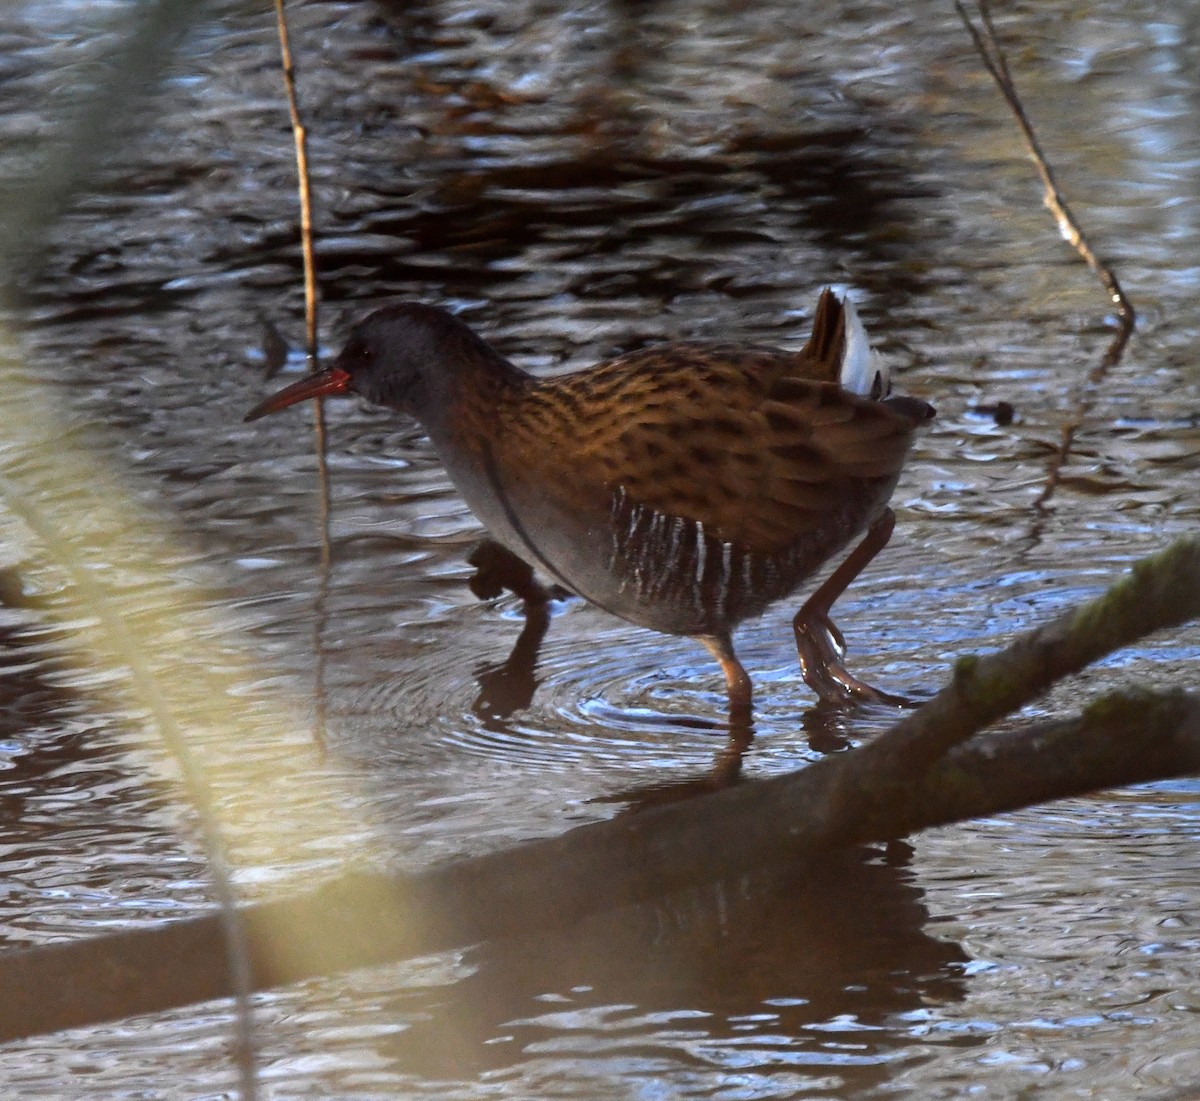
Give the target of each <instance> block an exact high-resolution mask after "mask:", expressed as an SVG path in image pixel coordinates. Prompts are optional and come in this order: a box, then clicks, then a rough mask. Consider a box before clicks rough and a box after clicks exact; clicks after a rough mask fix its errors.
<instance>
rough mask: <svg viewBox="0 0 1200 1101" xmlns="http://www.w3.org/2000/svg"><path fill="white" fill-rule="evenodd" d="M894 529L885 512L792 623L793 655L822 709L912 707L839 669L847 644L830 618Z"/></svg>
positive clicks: (891, 517) (890, 516)
mask: <svg viewBox="0 0 1200 1101" xmlns="http://www.w3.org/2000/svg"><path fill="white" fill-rule="evenodd" d="M895 526H896V514H895V513H894V512H892V510H891V509H890V508H887V509H884V510H883V513H882V515H880V517H879V519H878V520H876V521H875V523H873V524H872V525H871V526H870V528H868V529H867V534H866V535H864V536H863V539H862V542H861V543H859V544H858V546H857V547H855V548H854V550H852V551H851V552H850V554H849V556H848V557H847V558H846V560H845V561H844V562H843V563H842V564H841V565H840V566H838V568H837V569H836V570H834V571H833V573H832V574H830V575H829V578H828V580H826V582H825V583H824V584H823V585H822V586H821V587H820V588H819V589H817V591H816V592H815V593H813V594H812V596H810V597H809V598H808V599H807V600H806V601H805V602H804V605H803V607H801V609H800V611H798V612H797V613H796V618H795V619H794V620H792V629H793V630H794V631H795V632H796V649H797V651H798V652H799V654H800V675H801V676H802V677H804V682H805V683H806V684H807V685H808V686H809V688H811V689H812V690H813V691H814V692H816V694H817V695H818V696H820V697H821V700H822V702H824V703H829V704H836V705H844V704H846V703H850V702H852V701H855V700H859V701H862V702H866V703H883V704H889V705H891V706H893V707H905V706H911V702H912V701H910V700H908V699H905V697H903V696H893V695H892V694H891V693H889V692H882V691H880V690H879V689H878V688H872V687H871V686H870V685H869V684H867V683H866V682H865V681H861V680H859V679H858V678H857V677H856V676H854V675H853V674H852V673H850V672H849V671H848V670H847V669H846V667H845V665H843V664H842V658H843V656H844V655H845V653H846V643H845V640H844V639H843V638H842V632H841V631H839V630H838V629H837V627H836V626H835V624H834V622H833V620H832V619H830V618H829V611H830V609H831V608H832V607H833V605H834V602H835V601H836V600H837V598H838V597H839V596H841V595H842V593H844V592H845V591H846V588H847V586H849V584H850V582H852V581H853V580H854V579H855V578H856V577H857V576H858V575H859V574H860V573H861V572H862V571H863V568H864V567H865V566H866V565H867V563H868V562H870V561H871V559H872V558H874V557H875V556H876V555H877V554H878V553H879V552H880V551H881V550H883V548H884V547H886V546H887V543H888V540H889V539H890V538H891V537H892V529H893V528H894V527H895Z"/></svg>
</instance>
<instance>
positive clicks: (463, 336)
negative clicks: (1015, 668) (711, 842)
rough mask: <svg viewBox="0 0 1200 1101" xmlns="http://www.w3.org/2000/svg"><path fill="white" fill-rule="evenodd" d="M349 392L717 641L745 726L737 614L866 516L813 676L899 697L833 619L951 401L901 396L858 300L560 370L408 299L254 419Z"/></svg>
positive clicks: (511, 539) (537, 528) (807, 607)
mask: <svg viewBox="0 0 1200 1101" xmlns="http://www.w3.org/2000/svg"><path fill="white" fill-rule="evenodd" d="M353 395H360V396H361V397H363V398H365V399H366V400H367V401H368V402H370V403H373V404H376V405H382V406H386V407H387V408H389V409H392V410H395V411H397V412H399V413H401V414H405V415H407V416H409V417H413V418H415V419H416V420H417V421H418V422H419V423H420V424H421V426H422V427H423V428H424V431H425V433H426V434H427V435H428V437H429V439H430V441H431V442H432V445H433V448H434V450H435V451H436V452H437V455H438V457H439V459H440V461H441V463H442V464H443V465H444V467H445V470H446V472H447V474H448V475H449V477H450V480H451V481H452V482H453V484H454V486H455V488H456V489H457V491H458V492H459V493H460V494H461V496H462V498H463V499H464V501H465V502H466V504H467V505H468V506H469V507H470V509H471V511H472V512H473V513H474V514H475V516H476V518H477V519H478V520H479V521H480V522H481V523H482V525H483V526H484V528H486V529H487V531H488V533H489V534H490V535H491V537H492V538H493V539H494V540H495V541H496V542H498V543H499V544H500V545H501V546H502V547H503V548H505V549H506V550H507V551H508V552H510V553H511V554H512V555H514V556H515V557H516V558H517V559H519V560H520V561H521V562H523V563H525V564H527V566H529V567H531V568H532V569H533V570H535V571H536V572H537V573H538V574H539V575H541V576H545V577H546V578H548V579H549V581H550V582H552V583H554V584H556V585H558V586H561V587H562V588H564V589H566V590H568V591H569V592H571V593H575V594H577V595H578V596H580V597H582V598H583V599H584V600H586V601H588V602H590V603H591V604H594V605H595V606H597V607H598V608H601V609H604V610H605V611H608V612H610V613H612V614H613V615H616V616H619V617H620V618H622V619H624V620H627V621H629V622H630V623H634V624H637V625H638V626H641V627H647V628H650V629H652V630H655V631H659V632H663V633H665V634H669V635H684V636H690V637H693V638H695V639H697V640H699V641H700V642H701V643H703V644H704V646H705V647H707V649H708V650H709V652H710V653H711V654H712V655H713V657H714V658H715V659H716V660H717V662H718V663H719V665H720V667H721V669H722V671H723V673H724V676H725V681H726V691H727V698H728V714H729V723H730V729H731V730H742V731H744V730H745V729H746V728H748V727H749V725H750V724H751V722H752V712H753V689H752V685H751V680H750V677H749V675H748V674H747V672H746V670H745V667H744V666H743V665H742V663H741V662H740V660H739V659H738V657H737V655H736V653H735V650H734V646H733V632H734V630H735V628H737V626H738V625H739V624H741V623H743V622H744V621H746V620H749V619H753V618H755V617H757V616H759V615H760V614H761V613H763V612H764V611H765V610H766V609H767V608H768V607H769V606H770V605H772V604H774V603H776V602H778V601H780V600H783V599H785V598H786V597H788V596H790V595H791V594H792V593H794V592H795V591H796V589H797V588H798V587H799V586H800V585H802V584H803V583H804V582H805V581H806V580H807V579H808V578H810V577H811V575H812V574H813V573H814V572H815V571H817V570H818V569H819V568H820V567H821V566H822V565H823V564H824V563H825V562H826V561H827V560H828V559H830V558H831V557H832V556H833V555H835V554H836V553H838V552H839V551H841V550H843V549H844V548H845V547H846V546H847V545H848V544H849V543H850V542H851V540H853V539H854V538H855V537H856V536H859V535H862V534H863V533H864V532H865V535H864V537H863V538H862V541H861V542H860V543H859V544H858V545H857V546H856V547H855V549H854V550H853V551H852V552H851V554H850V555H849V556H848V557H847V558H846V560H845V561H844V562H843V563H842V564H841V566H840V567H839V568H838V569H837V570H835V571H834V573H833V574H832V575H831V576H830V577H829V579H828V580H827V581H826V582H825V583H824V584H823V585H822V586H820V587H819V588H818V589H817V590H816V592H814V593H813V595H812V596H811V597H810V598H809V599H808V600H807V601H806V602H805V604H804V605H803V606H802V607H801V609H800V611H799V612H798V613H797V614H796V616H795V619H794V620H793V630H794V633H795V637H796V643H797V648H798V652H799V655H800V666H801V673H802V676H803V678H804V680H805V681H806V682H807V683H808V684H809V685H810V686H811V687H812V688H813V689H814V690H815V691H816V692H817V694H818V696H819V697H820V698H821V699H822V700H823V701H825V702H829V703H835V704H838V705H847V704H854V703H859V702H863V701H876V702H878V701H882V702H887V703H893V702H901V701H900V698H899V697H893V696H890V695H889V694H887V693H884V692H882V691H880V690H877V689H874V688H872V687H871V686H870V685H867V684H866V683H865V682H862V681H860V680H858V679H857V678H856V677H854V676H853V675H852V674H851V673H850V672H849V671H848V670H847V669H846V668H845V666H844V664H843V663H842V657H843V655H844V652H845V645H844V641H843V638H842V636H841V633H840V632H839V631H838V630H837V628H836V626H834V624H833V622H832V620H831V619H830V616H829V613H830V609H831V607H832V605H833V603H834V601H836V599H837V598H838V597H839V596H840V595H841V593H842V591H843V590H844V589H845V588H846V587H847V585H849V584H850V582H851V581H853V580H854V578H855V577H856V576H857V575H858V573H859V572H860V571H861V570H862V568H863V567H864V566H865V565H866V564H867V563H868V562H869V561H870V560H871V559H872V558H874V556H875V555H876V554H877V553H878V552H879V551H880V550H881V549H882V548H883V546H884V545H886V544H887V542H888V540H889V538H890V536H891V533H892V528H893V525H894V515H893V513H892V510H891V509H890V508H889V507H888V501H889V499H890V497H891V495H892V492H893V490H894V488H895V486H896V483H897V481H898V479H899V476H900V472H901V469H902V467H903V465H904V463H905V460H906V458H907V456H908V454H909V451H910V448H911V446H912V443H913V440H914V437H915V434H916V432H917V430H918V428H920V427H921V426H922V425H923V424H925V423H926V422H927V421H929V420H930V419H931V418H932V417H933V416H934V415H935V411H934V409H933V407H932V406H930V405H929V404H928V403H926V402H924V401H922V400H920V399H918V398H912V397H904V396H892V395H891V393H890V382H889V378H888V372H887V370H886V368H885V367H884V365H883V363H882V361H881V359H880V357H879V355H878V353H877V352H875V351H874V350H873V349H872V348H871V347H870V344H869V341H868V337H867V333H866V330H865V329H864V327H863V324H862V322H861V320H860V319H859V316H858V313H857V311H856V309H855V307H854V303H853V302H852V300H851V299H850V298H849V297H848V296H847V295H845V294H839V293H837V292H835V291H834V290H832V289H831V288H826V289H825V290H824V291H822V292H821V294H820V297H819V299H818V301H817V305H816V309H815V311H814V314H813V323H812V332H811V335H810V336H809V339H808V341H807V342H806V343H805V344H804V346H803V347H801V348H800V349H799V351H787V350H782V349H779V348H775V347H767V346H760V345H754V344H746V343H737V342H727V341H716V340H678V341H672V342H668V343H662V344H657V345H652V346H649V347H646V348H642V349H638V350H635V351H630V352H628V353H626V354H624V355H620V356H617V357H616V358H614V359H610V360H607V361H605V362H602V363H599V364H597V365H595V366H593V367H589V368H584V369H581V370H578V371H574V372H570V373H566V374H561V375H555V376H549V377H542V376H536V375H533V374H530V373H529V372H526V371H524V370H522V369H521V368H520V367H518V366H516V365H515V364H513V363H512V362H510V361H509V360H508V359H507V358H505V357H504V356H503V355H502V354H501V353H500V352H499V351H497V350H496V349H495V348H494V347H492V345H491V344H489V343H488V342H487V341H485V340H484V339H483V338H482V337H480V336H479V335H478V334H477V333H476V332H475V331H474V330H473V329H471V328H470V327H468V326H467V325H466V324H465V323H464V322H463V321H462V320H461V319H460V318H458V317H457V316H455V315H454V314H452V313H450V312H449V311H447V310H446V309H443V308H441V307H439V306H434V305H427V304H422V303H413V302H399V303H394V304H390V305H386V306H383V307H381V308H379V309H376V310H375V311H374V312H372V313H370V314H369V315H367V316H366V317H365V318H364V319H363V320H361V321H360V322H358V323H357V324H356V325H354V326H353V328H352V330H351V332H350V334H349V336H348V339H347V340H346V343H345V345H344V346H343V349H342V351H341V353H340V354H339V355H338V356H337V358H336V360H335V361H334V362H333V364H332V365H331V366H329V367H326V368H325V369H323V370H320V371H318V372H317V373H314V374H312V375H309V376H307V377H306V378H303V379H301V380H300V381H298V382H296V383H293V384H292V385H290V386H287V387H285V388H284V389H282V390H280V391H279V392H278V393H276V394H274V395H272V396H271V397H268V398H267V399H266V400H265V401H263V402H261V403H260V404H258V405H257V406H256V407H255V408H254V409H252V410H251V411H250V412H249V413H248V414H247V415H246V417H245V419H246V420H247V421H253V420H257V419H258V418H260V417H263V416H266V415H267V414H270V413H276V412H278V411H280V410H282V409H285V408H287V407H289V406H291V405H294V404H296V403H298V402H301V401H304V400H307V399H311V398H320V397H334V396H353Z"/></svg>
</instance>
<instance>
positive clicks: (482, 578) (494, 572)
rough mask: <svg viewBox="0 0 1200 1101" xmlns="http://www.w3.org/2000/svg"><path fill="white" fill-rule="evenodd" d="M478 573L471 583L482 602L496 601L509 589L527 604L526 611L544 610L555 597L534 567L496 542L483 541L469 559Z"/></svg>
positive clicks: (469, 583) (492, 540)
mask: <svg viewBox="0 0 1200 1101" xmlns="http://www.w3.org/2000/svg"><path fill="white" fill-rule="evenodd" d="M467 564H468V565H470V566H474V567H475V573H474V575H473V576H472V577H471V579H470V581H468V582H467V584H468V585H470V587H471V592H473V593H474V594H475V595H476V596H477V597H479V599H480V600H492V599H494V598H495V597H497V596H499V595H500V594H501V593H502V592H504V590H505V589H508V591H509V592H511V593H513V594H514V595H515V596H518V597H520V598H521V600H523V601H524V602H525V610H526V612H529V611H530V610H531V609H533V608H538V607H544V606H545V605H546V604H547V603H549V601H550V599H551V597H552V596H553V595H554V594H553V593H551V591H550V590H549V589H547V588H546V586H545V585H543V584H542V583H541V582H540V581H538V579H537V578H536V577H534V576H533V567H532V566H530V565H529V563H528V562H526V561H524V560H523V559H521V558H518V557H517V556H516V555H515V554H513V552H512V551H510V550H509V549H508V548H507V547H502V546H501V545H500V544H499V543H497V542H496V541H495V540H494V539H482V540H480V542H479V543H477V544H476V546H475V548H474V549H473V550H472V551H471V553H470V554H469V555H467Z"/></svg>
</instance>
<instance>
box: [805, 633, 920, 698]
mask: <svg viewBox="0 0 1200 1101" xmlns="http://www.w3.org/2000/svg"><path fill="white" fill-rule="evenodd" d="M792 626H793V628H794V630H795V632H796V650H797V652H798V653H799V655H800V675H801V676H802V677H803V678H804V683H805V684H807V685H808V686H809V688H811V689H812V690H813V691H814V692H816V694H817V695H818V696H819V697H820V698H821V702H822V703H824V704H828V705H830V706H833V707H839V708H844V707H848V706H854V705H858V704H881V705H883V706H885V707H917V706H919V703H918V701H916V700H911V699H909V698H908V697H907V696H897V695H894V694H893V693H891V692H884V691H883V690H882V689H880V688H874V687H872V686H871V685H869V684H867V682H866V681H862V680H859V679H858V677H856V676H855V675H854V674H853V673H851V672H850V671H849V670H848V669H847V668H846V666H845V665H844V664H843V662H842V658H843V657H844V656H845V654H846V641H845V639H844V638H843V637H842V632H841V631H839V630H838V629H837V625H836V624H835V623H834V622H833V620H832V619H830V618H829V617H828V616H827V615H824V614H823V613H821V612H815V611H814V612H810V613H808V614H807V615H803V616H797V617H796V619H795V621H794V622H793V624H792Z"/></svg>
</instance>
